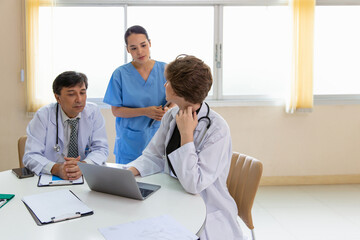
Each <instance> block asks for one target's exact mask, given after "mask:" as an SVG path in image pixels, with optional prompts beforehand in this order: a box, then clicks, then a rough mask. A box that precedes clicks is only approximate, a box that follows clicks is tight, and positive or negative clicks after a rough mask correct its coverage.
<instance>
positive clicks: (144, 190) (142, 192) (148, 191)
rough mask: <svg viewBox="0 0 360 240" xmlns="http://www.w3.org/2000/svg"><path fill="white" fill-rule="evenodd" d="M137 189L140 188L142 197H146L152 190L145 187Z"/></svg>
mask: <svg viewBox="0 0 360 240" xmlns="http://www.w3.org/2000/svg"><path fill="white" fill-rule="evenodd" d="M139 189H140V192H141V195H142V196H143V197H144V198H145V197H147V196H148V195H149V194H150V193H152V192H153V191H152V190H149V189H145V188H139Z"/></svg>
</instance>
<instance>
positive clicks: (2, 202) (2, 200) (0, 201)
mask: <svg viewBox="0 0 360 240" xmlns="http://www.w3.org/2000/svg"><path fill="white" fill-rule="evenodd" d="M5 203H6V199H0V207H2V205H4V204H5Z"/></svg>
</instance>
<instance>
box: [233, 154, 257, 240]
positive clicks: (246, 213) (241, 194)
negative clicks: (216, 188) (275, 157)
mask: <svg viewBox="0 0 360 240" xmlns="http://www.w3.org/2000/svg"><path fill="white" fill-rule="evenodd" d="M262 170H263V165H262V163H261V162H260V161H259V160H257V159H255V158H253V157H250V156H246V155H244V154H239V153H237V152H234V153H233V155H232V158H231V165H230V172H229V176H228V179H227V187H228V189H229V192H230V195H231V196H232V197H233V198H234V200H235V202H236V205H237V208H238V215H239V217H240V218H241V220H243V221H244V223H245V224H246V226H247V227H248V228H249V229H250V230H251V235H252V239H253V240H255V233H254V224H253V219H252V214H251V209H252V206H253V203H254V199H255V195H256V192H257V190H258V187H259V183H260V179H261V175H262Z"/></svg>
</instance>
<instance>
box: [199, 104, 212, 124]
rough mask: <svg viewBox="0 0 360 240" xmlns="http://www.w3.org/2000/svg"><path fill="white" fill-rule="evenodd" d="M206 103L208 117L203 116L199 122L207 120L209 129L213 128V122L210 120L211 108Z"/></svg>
mask: <svg viewBox="0 0 360 240" xmlns="http://www.w3.org/2000/svg"><path fill="white" fill-rule="evenodd" d="M204 103H205V105H206V107H207V113H206V116H203V117H201V118H199V119H198V122H200V121H201V120H203V119H206V120H207V121H208V125H207V126H206V129H209V127H210V126H211V120H210V118H209V113H210V107H209V105H208V104H207V103H206V102H204ZM200 108H201V107H200Z"/></svg>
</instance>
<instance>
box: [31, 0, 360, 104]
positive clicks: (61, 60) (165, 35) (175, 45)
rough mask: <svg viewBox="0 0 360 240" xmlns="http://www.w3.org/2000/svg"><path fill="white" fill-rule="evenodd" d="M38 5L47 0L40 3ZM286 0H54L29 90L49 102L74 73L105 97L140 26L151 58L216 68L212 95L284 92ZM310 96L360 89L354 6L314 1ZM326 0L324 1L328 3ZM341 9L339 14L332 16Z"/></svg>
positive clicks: (359, 15)
mask: <svg viewBox="0 0 360 240" xmlns="http://www.w3.org/2000/svg"><path fill="white" fill-rule="evenodd" d="M41 2H44V1H41ZM45 2H46V1H45ZM287 3H288V1H286V0H259V1H248V0H238V1H220V0H219V1H206V0H198V1H191V0H188V1H167V0H159V1H156V2H154V3H151V2H148V1H141V0H132V1H127V0H125V1H124V0H103V1H97V0H57V4H58V5H57V6H56V7H52V8H51V7H48V6H45V5H41V7H40V12H39V22H40V26H39V59H40V61H39V69H38V72H39V74H38V76H37V78H36V84H35V85H36V97H38V98H45V99H50V100H51V101H53V96H52V93H51V91H49V89H51V83H52V81H53V79H54V78H55V77H56V76H57V75H58V74H59V73H61V72H63V71H66V70H76V71H80V72H84V73H85V74H86V75H87V76H88V78H89V90H88V98H90V99H91V100H92V99H96V100H97V101H98V102H102V98H103V96H104V93H105V91H106V87H107V84H108V81H109V79H110V76H111V74H112V72H113V71H114V70H115V68H117V67H118V66H120V65H122V64H124V63H126V62H129V61H130V60H131V56H130V55H129V54H127V52H126V48H125V43H124V39H123V35H124V31H125V29H126V28H127V27H129V26H132V25H135V24H138V25H142V26H144V27H145V28H146V29H147V30H148V32H149V37H150V39H151V43H152V47H151V57H152V58H153V59H156V60H159V61H164V62H170V61H172V60H174V59H175V57H176V56H177V55H179V54H182V53H185V54H191V55H195V56H197V57H199V58H201V59H202V60H204V61H205V63H207V64H208V65H209V66H210V67H211V68H212V71H213V76H214V84H213V89H212V90H211V92H210V96H209V99H213V100H229V99H240V100H242V99H246V100H250V101H251V100H259V99H260V100H264V99H270V100H271V99H272V100H274V99H277V100H278V99H282V98H283V97H284V95H286V94H288V93H287V91H288V85H289V82H290V77H291V65H290V64H291V61H292V60H291V49H292V39H291V34H292V32H291V31H292V30H291V24H292V19H291V16H290V10H289V7H288V6H287ZM317 4H318V6H316V12H315V44H314V94H317V95H338V94H360V93H359V91H360V86H359V85H360V84H359V79H360V70H358V67H357V63H358V60H357V58H358V56H359V55H360V45H359V44H358V43H359V42H360V33H359V31H356V29H357V28H358V27H357V23H358V22H360V6H359V5H360V3H359V2H358V1H356V0H348V1H347V4H355V5H358V6H353V5H351V6H342V4H343V2H342V1H341V0H318V1H317ZM326 4H330V5H329V6H327V5H326ZM334 16H338V17H334Z"/></svg>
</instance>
